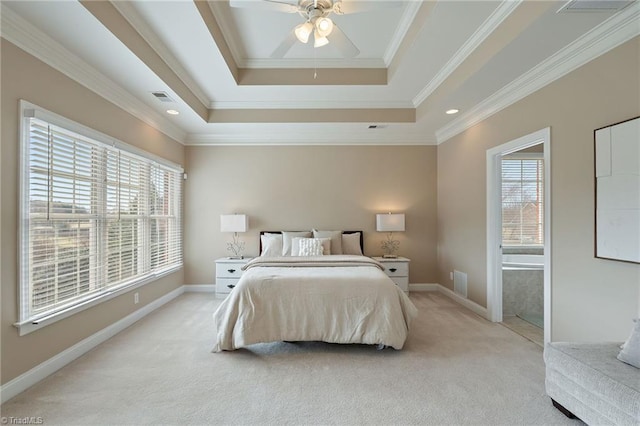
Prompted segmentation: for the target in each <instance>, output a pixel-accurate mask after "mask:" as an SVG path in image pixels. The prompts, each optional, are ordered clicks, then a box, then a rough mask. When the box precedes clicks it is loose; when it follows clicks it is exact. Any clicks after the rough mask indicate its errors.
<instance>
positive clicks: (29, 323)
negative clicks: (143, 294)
mask: <svg viewBox="0 0 640 426" xmlns="http://www.w3.org/2000/svg"><path fill="white" fill-rule="evenodd" d="M181 268H182V264H180V265H178V266H175V267H173V268H169V269H166V270H163V271H161V272H158V273H157V274H154V275H151V276H149V277H146V278H144V279H141V280H139V281H136V282H133V283H131V284H128V285H126V286H123V287H120V288H117V289H114V290H112V291H107V292H105V293H102V294H100V295H98V296H96V297H94V298H91V299H89V300H85V301H83V302H80V303H78V304H77V305H74V306H71V307H69V308H66V309H63V310H61V311H58V312H54V313H51V314H47V315H44V316H40V317H33V318H30V319H28V320H26V321H23V322H17V323H15V324H13V325H14V327H16V328H17V329H18V334H19V335H20V336H24V335H26V334H29V333H33V332H34V331H37V330H40V329H41V328H43V327H46V326H47V325H50V324H53V323H55V322H58V321H60V320H62V319H65V318H68V317H70V316H72V315H74V314H77V313H78V312H82V311H84V310H87V309H89V308H92V307H94V306H97V305H99V304H101V303H104V302H106V301H108V300H111V299H113V298H115V297H118V296H121V295H123V294H125V293H128V292H130V291H132V290H135V289H137V288H140V287H143V286H145V285H147V284H149V283H152V282H154V281H157V280H158V279H160V278H162V277H164V276H167V275H169V274H172V273H174V272H176V271H178V270H180V269H181Z"/></svg>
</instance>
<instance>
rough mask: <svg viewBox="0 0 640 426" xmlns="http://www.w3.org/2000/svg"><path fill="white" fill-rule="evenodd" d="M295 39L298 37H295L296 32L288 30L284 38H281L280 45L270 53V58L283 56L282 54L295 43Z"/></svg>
mask: <svg viewBox="0 0 640 426" xmlns="http://www.w3.org/2000/svg"><path fill="white" fill-rule="evenodd" d="M297 41H298V39H297V38H296V34H295V33H294V32H293V31H290V32H289V35H287V36H286V37H285V38H284V40H282V43H280V45H279V46H278V47H276V50H274V51H273V53H272V54H271V58H272V59H280V58H284V55H286V54H287V52H288V51H289V50H291V48H292V47H293V45H294V44H296V42H297Z"/></svg>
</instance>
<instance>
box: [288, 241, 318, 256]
mask: <svg viewBox="0 0 640 426" xmlns="http://www.w3.org/2000/svg"><path fill="white" fill-rule="evenodd" d="M294 240H298V241H297V242H298V245H299V250H298V254H297V255H298V256H322V241H320V239H318V238H294ZM294 256H295V254H294Z"/></svg>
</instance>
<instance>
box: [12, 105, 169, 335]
mask: <svg viewBox="0 0 640 426" xmlns="http://www.w3.org/2000/svg"><path fill="white" fill-rule="evenodd" d="M25 104H26V103H25ZM32 107H33V106H31V107H26V108H25V109H24V110H23V128H22V131H23V134H22V179H23V181H22V187H21V218H22V222H21V230H20V238H21V241H20V244H21V250H20V262H21V267H20V274H21V277H20V290H21V291H20V299H21V300H20V308H21V309H20V323H19V325H20V327H21V334H23V333H22V326H23V325H25V324H31V325H33V324H38V323H39V322H40V320H42V319H44V318H47V317H52V316H53V317H55V316H56V315H58V314H60V313H62V312H69V311H73V309H75V308H78V307H79V306H82V305H86V304H87V303H89V302H91V301H96V300H103V299H104V298H105V297H106V296H108V295H111V294H113V293H114V292H116V291H117V290H122V289H124V288H127V287H130V286H133V285H136V284H141V283H144V282H146V281H148V280H150V279H153V278H154V277H156V276H158V275H159V274H162V273H166V272H168V271H170V270H173V269H175V268H179V267H181V266H182V243H181V241H182V228H181V198H182V188H181V177H182V169H181V168H180V167H178V166H176V165H172V164H168V163H167V162H166V161H164V160H160V159H156V158H153V157H152V156H151V155H150V154H145V153H142V152H140V151H137V152H136V150H135V149H134V148H132V147H130V146H128V145H126V144H124V143H122V142H119V141H113V140H110V138H109V137H107V136H105V135H103V134H100V133H98V132H95V131H93V130H91V129H87V128H84V127H83V126H81V125H79V124H77V123H73V122H71V121H68V120H66V119H64V118H62V117H59V116H56V115H55V114H52V113H49V112H46V111H43V110H40V109H37V108H35V107H33V108H32ZM27 328H28V327H27ZM27 332H28V331H27Z"/></svg>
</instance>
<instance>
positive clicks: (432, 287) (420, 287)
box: [409, 284, 440, 291]
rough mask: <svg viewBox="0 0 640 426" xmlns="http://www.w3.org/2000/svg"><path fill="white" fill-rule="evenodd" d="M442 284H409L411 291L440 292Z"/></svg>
mask: <svg viewBox="0 0 640 426" xmlns="http://www.w3.org/2000/svg"><path fill="white" fill-rule="evenodd" d="M439 285H440V284H409V291H438V286H439Z"/></svg>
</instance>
